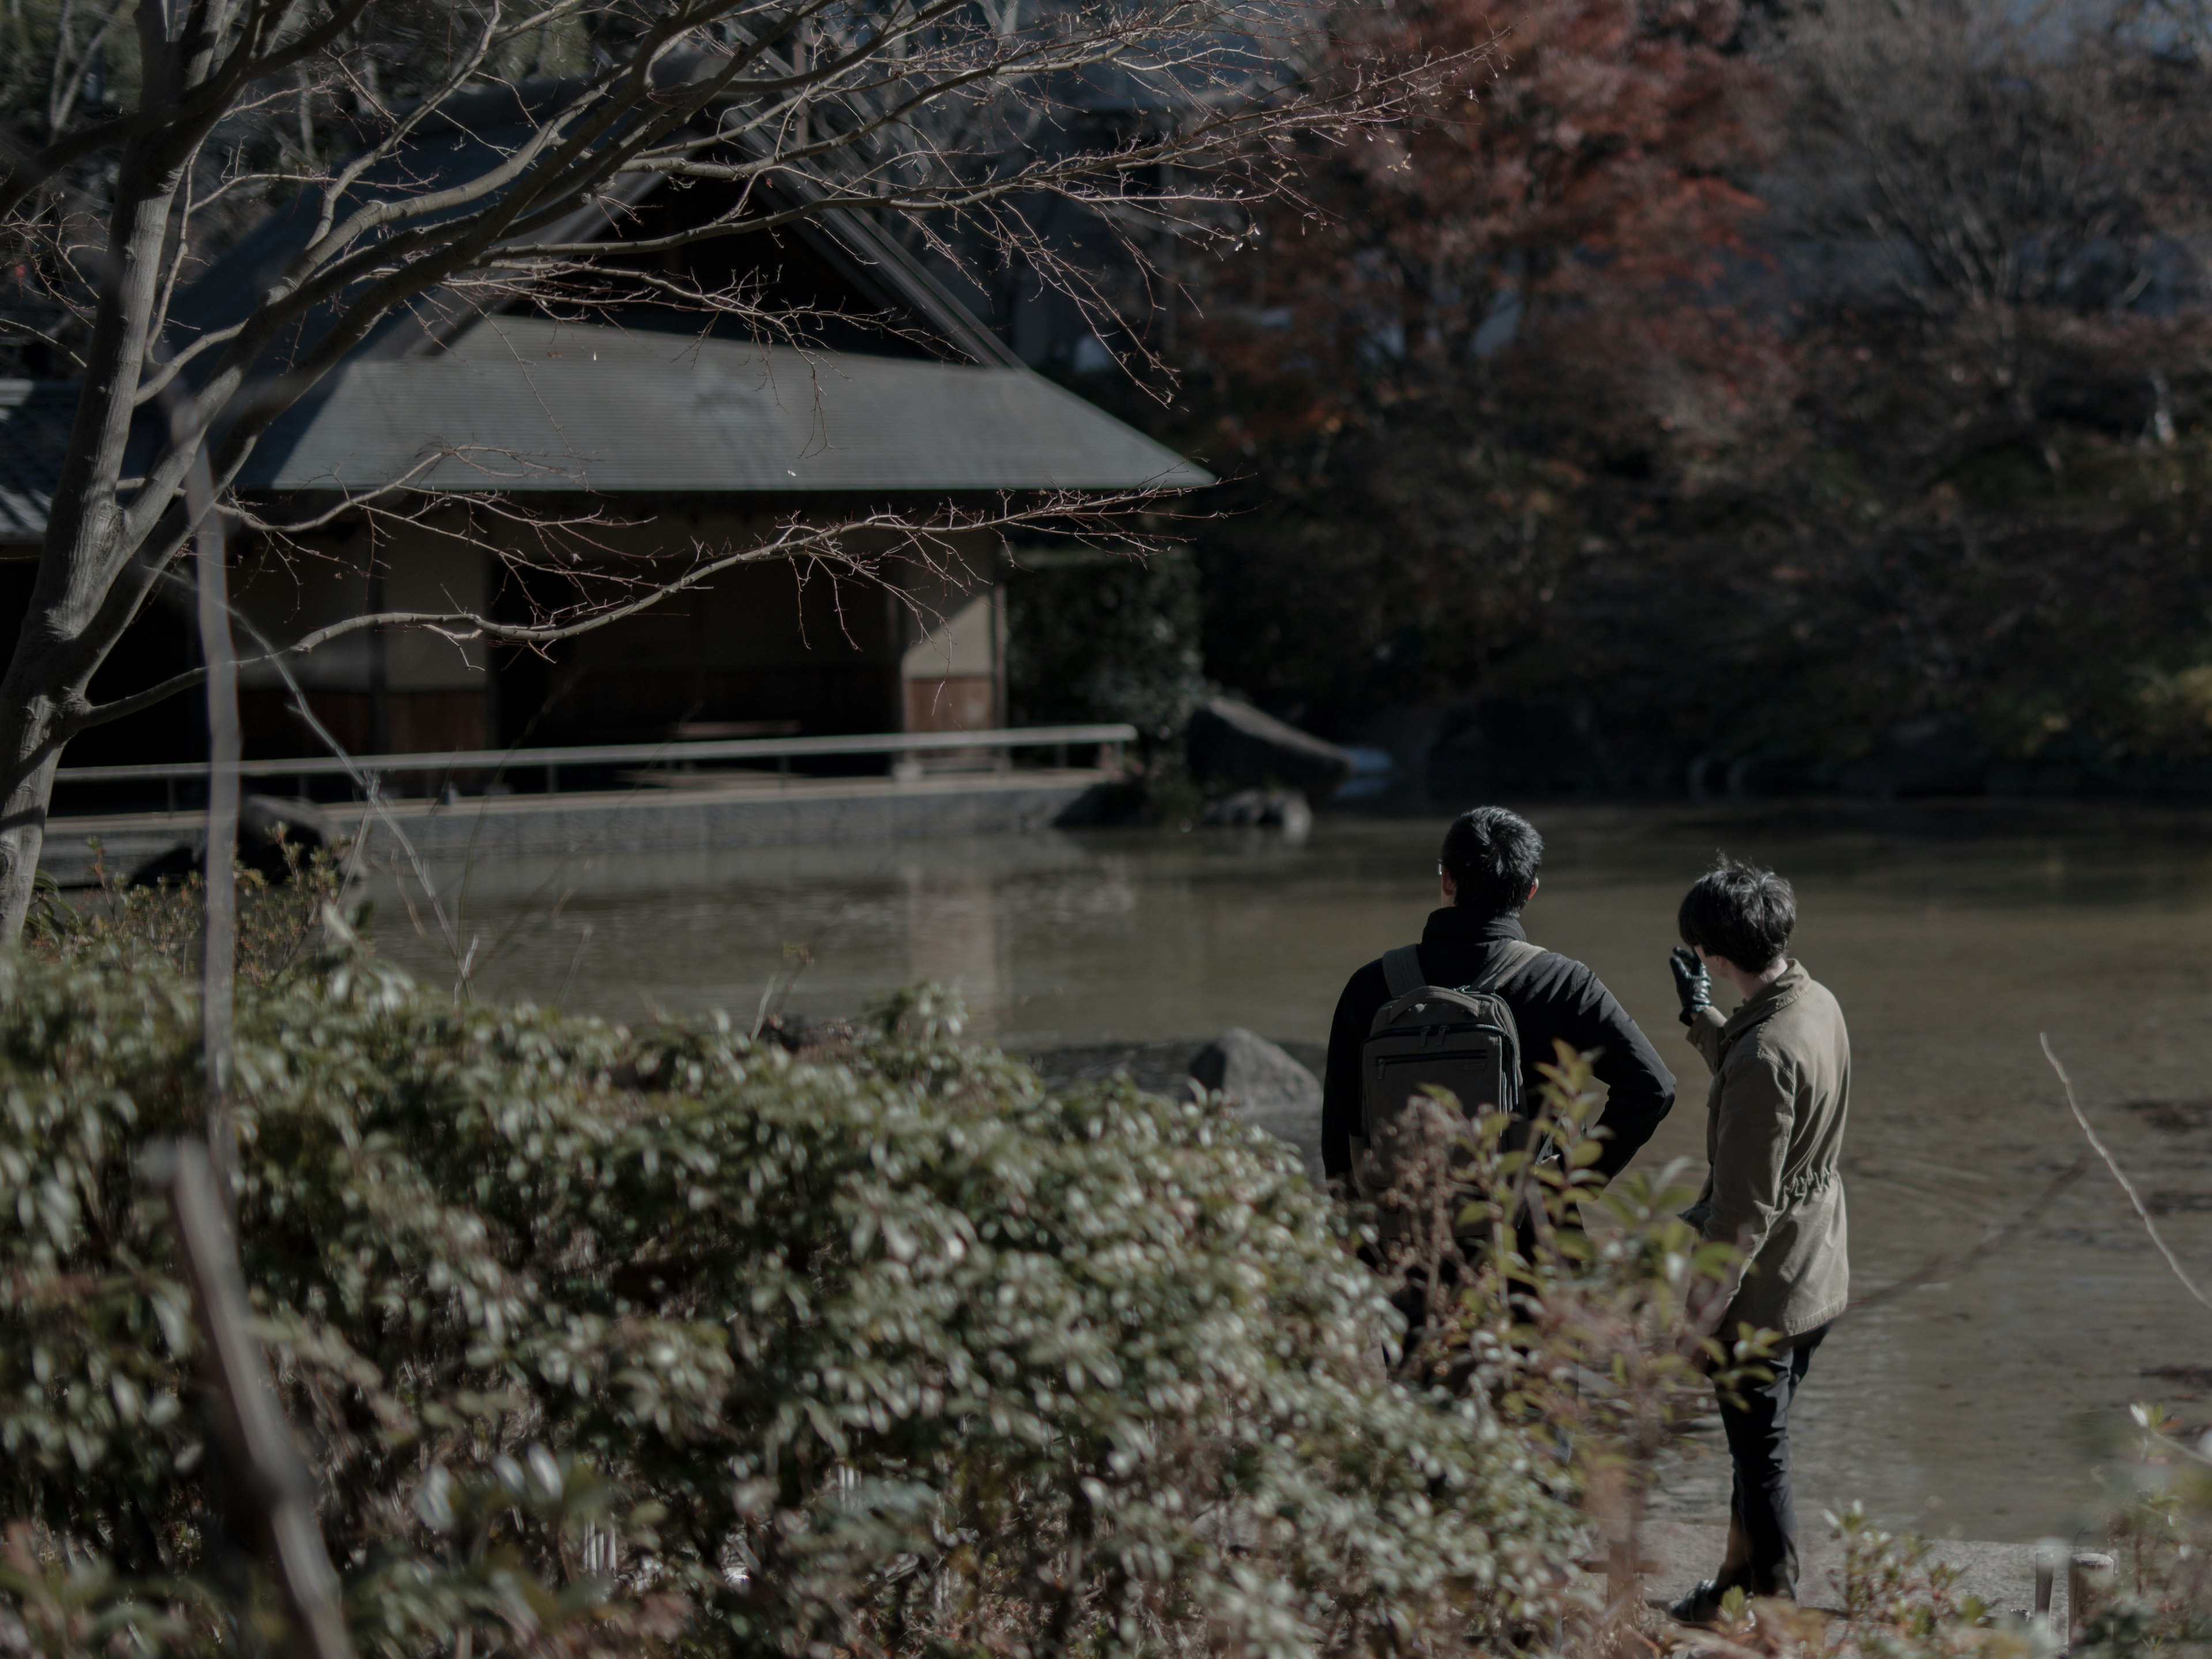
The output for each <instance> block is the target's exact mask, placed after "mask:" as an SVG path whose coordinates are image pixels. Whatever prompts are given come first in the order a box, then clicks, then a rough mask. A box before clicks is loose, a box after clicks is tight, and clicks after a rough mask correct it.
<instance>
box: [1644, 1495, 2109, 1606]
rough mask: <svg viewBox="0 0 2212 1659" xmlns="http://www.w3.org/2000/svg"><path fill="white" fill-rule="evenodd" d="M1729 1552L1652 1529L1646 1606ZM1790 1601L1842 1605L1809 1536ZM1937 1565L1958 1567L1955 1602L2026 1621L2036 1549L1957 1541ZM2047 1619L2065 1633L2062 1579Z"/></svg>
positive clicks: (1829, 1544)
mask: <svg viewBox="0 0 2212 1659" xmlns="http://www.w3.org/2000/svg"><path fill="white" fill-rule="evenodd" d="M1727 1544H1728V1530H1727V1528H1724V1527H1703V1526H1693V1525H1690V1524H1687V1523H1686V1522H1680V1521H1654V1522H1650V1524H1649V1525H1647V1526H1646V1527H1645V1528H1644V1559H1645V1567H1646V1571H1645V1573H1644V1595H1645V1597H1646V1599H1647V1600H1650V1601H1656V1602H1660V1603H1662V1604H1666V1603H1671V1602H1674V1601H1679V1600H1680V1598H1681V1597H1683V1596H1685V1595H1688V1594H1689V1593H1690V1592H1691V1590H1692V1589H1695V1588H1696V1587H1697V1586H1698V1584H1699V1583H1700V1582H1702V1581H1703V1580H1704V1579H1705V1578H1708V1577H1711V1575H1712V1571H1713V1569H1714V1568H1716V1567H1717V1566H1718V1565H1720V1561H1721V1555H1722V1553H1723V1550H1724V1549H1725V1547H1727ZM1798 1547H1799V1549H1800V1550H1801V1551H1802V1555H1801V1558H1800V1564H1801V1565H1800V1571H1799V1576H1798V1585H1797V1593H1798V1596H1799V1599H1800V1600H1802V1601H1804V1602H1805V1603H1806V1604H1807V1605H1808V1606H1811V1607H1828V1608H1835V1607H1840V1606H1841V1605H1842V1601H1843V1595H1842V1582H1841V1580H1842V1566H1843V1550H1842V1547H1841V1546H1840V1545H1839V1544H1838V1542H1837V1541H1835V1540H1834V1539H1832V1538H1830V1537H1828V1536H1827V1535H1826V1528H1816V1529H1815V1530H1814V1532H1813V1534H1812V1535H1810V1536H1808V1537H1806V1538H1803V1539H1801V1540H1800V1541H1799V1546H1798ZM1935 1553H1936V1559H1939V1560H1941V1561H1943V1562H1945V1563H1947V1564H1948V1565H1951V1566H1954V1567H1957V1568H1958V1569H1959V1570H1960V1574H1961V1577H1960V1580H1959V1585H1958V1594H1959V1595H1962V1596H1965V1595H1972V1596H1978V1597H1979V1598H1980V1599H1981V1601H1983V1602H1984V1604H1985V1605H1986V1606H1988V1607H1990V1609H1991V1610H1993V1611H1994V1612H1996V1613H1998V1614H1999V1615H2001V1616H2002V1614H2005V1613H2028V1612H2031V1611H2032V1610H2033V1607H2034V1605H2035V1546H2033V1544H1981V1543H1972V1542H1967V1541H1960V1540H1958V1539H1938V1540H1936V1541H1935ZM2051 1611H2052V1613H2054V1615H2055V1616H2056V1617H2057V1620H2058V1621H2059V1625H2058V1627H2059V1629H2061V1630H2063V1629H2064V1628H2065V1624H2064V1620H2065V1617H2066V1576H2065V1574H2064V1573H2063V1572H2062V1573H2060V1574H2059V1575H2058V1580H2057V1584H2056V1585H2055V1586H2054V1588H2053V1592H2052V1608H2051Z"/></svg>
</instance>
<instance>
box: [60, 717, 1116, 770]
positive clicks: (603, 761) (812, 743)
mask: <svg viewBox="0 0 2212 1659" xmlns="http://www.w3.org/2000/svg"><path fill="white" fill-rule="evenodd" d="M1136 737H1137V728H1136V727H1135V726H1124V725H1118V724H1116V725H1105V726H1012V727H1005V728H1000V729H997V730H994V731H987V732H861V733H855V734H854V735H852V736H848V737H832V738H716V739H710V740H708V741H704V742H697V743H613V744H571V745H569V746H568V747H565V748H548V749H453V750H445V751H444V752H442V753H439V754H421V755H356V756H354V757H351V758H350V759H348V760H340V759H338V758H337V757H335V756H320V757H316V756H303V757H300V758H299V759H296V760H251V761H243V762H240V764H239V768H238V772H239V775H240V777H247V778H270V777H284V778H306V777H331V776H337V775H344V774H352V773H362V772H367V773H371V774H382V773H386V772H446V771H455V772H460V771H480V770H488V769H489V770H498V771H511V770H513V769H515V768H517V767H521V768H523V769H536V768H538V767H544V768H546V769H548V770H550V769H554V768H556V767H562V766H619V765H622V764H624V763H635V762H640V761H647V762H680V761H733V760H797V759H799V758H801V757H806V756H813V755H900V754H916V753H927V752H930V751H932V750H952V749H1000V750H1011V749H1061V748H1066V747H1067V746H1068V745H1070V744H1094V743H1095V744H1102V745H1103V746H1104V747H1106V748H1108V749H1113V748H1117V747H1119V746H1120V745H1121V744H1125V743H1133V742H1134V741H1135V740H1136ZM206 775H207V763H206V762H205V761H185V762H176V763H171V762H161V763H151V764H147V765H141V766H65V767H63V768H61V769H59V770H58V771H57V772H56V773H55V774H54V781H55V782H56V783H125V782H131V781H155V782H158V781H163V780H177V781H182V780H185V779H190V778H202V777H205V776H206Z"/></svg>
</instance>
